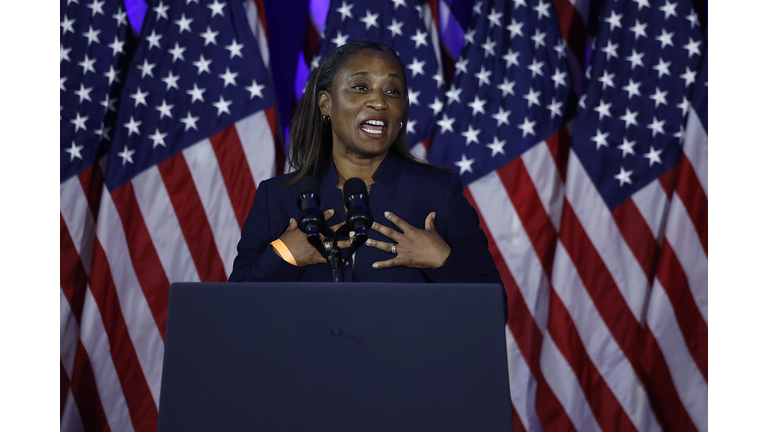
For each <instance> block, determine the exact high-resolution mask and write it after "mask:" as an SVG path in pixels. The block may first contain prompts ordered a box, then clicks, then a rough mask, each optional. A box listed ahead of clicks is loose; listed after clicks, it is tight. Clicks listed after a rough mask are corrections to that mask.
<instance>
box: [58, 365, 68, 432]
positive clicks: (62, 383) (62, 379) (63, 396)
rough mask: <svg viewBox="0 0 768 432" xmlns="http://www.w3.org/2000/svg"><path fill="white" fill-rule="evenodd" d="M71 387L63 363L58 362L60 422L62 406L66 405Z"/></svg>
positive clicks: (62, 412)
mask: <svg viewBox="0 0 768 432" xmlns="http://www.w3.org/2000/svg"><path fill="white" fill-rule="evenodd" d="M70 387H71V383H70V382H69V376H67V371H66V370H65V369H64V363H62V362H61V360H59V388H60V392H59V400H60V401H61V409H60V410H59V421H61V418H62V417H64V405H66V404H67V399H68V398H69V388H70Z"/></svg>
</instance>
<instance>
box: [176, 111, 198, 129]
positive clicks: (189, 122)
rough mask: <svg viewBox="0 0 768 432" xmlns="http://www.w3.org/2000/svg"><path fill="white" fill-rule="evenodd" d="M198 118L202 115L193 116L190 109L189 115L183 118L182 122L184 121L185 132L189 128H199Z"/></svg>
mask: <svg viewBox="0 0 768 432" xmlns="http://www.w3.org/2000/svg"><path fill="white" fill-rule="evenodd" d="M198 120H200V117H192V113H191V112H189V111H188V112H187V116H186V117H184V118H183V119H181V122H182V123H184V132H186V131H188V130H189V129H194V130H197V121H198Z"/></svg>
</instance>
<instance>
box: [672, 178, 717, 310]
mask: <svg viewBox="0 0 768 432" xmlns="http://www.w3.org/2000/svg"><path fill="white" fill-rule="evenodd" d="M666 237H667V241H668V242H669V245H670V246H671V247H672V250H674V251H675V255H676V256H677V260H678V261H679V262H680V265H681V266H682V267H683V271H684V272H685V276H686V278H687V279H688V286H689V287H690V289H691V294H693V299H694V301H695V302H696V306H697V307H698V308H699V312H700V313H701V316H702V317H704V321H706V322H709V318H708V314H709V312H708V309H709V306H708V305H709V294H708V290H709V270H708V268H707V263H708V261H707V254H705V253H704V249H703V248H702V246H701V240H700V238H699V234H698V232H696V230H695V229H694V227H693V222H691V219H690V217H689V216H688V212H687V211H686V210H685V207H684V204H683V202H682V201H681V200H680V197H679V196H678V195H677V192H675V194H674V195H672V204H671V205H670V209H669V220H668V221H667V231H666Z"/></svg>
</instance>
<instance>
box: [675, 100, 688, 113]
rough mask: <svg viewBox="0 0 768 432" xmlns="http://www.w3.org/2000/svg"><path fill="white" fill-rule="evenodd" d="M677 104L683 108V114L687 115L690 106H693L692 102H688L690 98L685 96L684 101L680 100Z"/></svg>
mask: <svg viewBox="0 0 768 432" xmlns="http://www.w3.org/2000/svg"><path fill="white" fill-rule="evenodd" d="M675 106H676V107H678V108H680V109H681V110H683V114H682V115H683V116H685V115H686V114H687V113H688V108H690V107H691V103H690V102H688V99H686V98H685V97H683V101H682V102H680V103H679V104H677V105H675Z"/></svg>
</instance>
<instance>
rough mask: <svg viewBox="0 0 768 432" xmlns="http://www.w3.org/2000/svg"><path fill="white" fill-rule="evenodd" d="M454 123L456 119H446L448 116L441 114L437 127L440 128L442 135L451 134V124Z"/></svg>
mask: <svg viewBox="0 0 768 432" xmlns="http://www.w3.org/2000/svg"><path fill="white" fill-rule="evenodd" d="M455 121H456V119H454V118H448V116H447V115H446V114H445V113H443V118H442V119H441V120H438V121H437V125H438V126H440V133H441V134H444V133H445V131H451V132H453V122H455Z"/></svg>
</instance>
